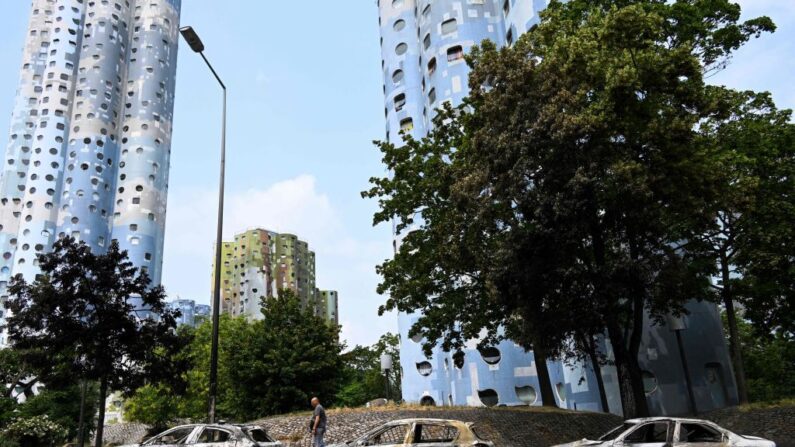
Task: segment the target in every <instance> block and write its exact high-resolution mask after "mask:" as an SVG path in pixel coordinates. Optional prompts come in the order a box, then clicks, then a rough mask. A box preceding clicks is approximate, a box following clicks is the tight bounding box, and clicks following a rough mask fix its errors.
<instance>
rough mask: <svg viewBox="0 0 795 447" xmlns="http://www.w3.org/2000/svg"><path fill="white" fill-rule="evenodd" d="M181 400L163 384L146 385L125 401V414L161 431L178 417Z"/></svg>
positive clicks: (133, 419)
mask: <svg viewBox="0 0 795 447" xmlns="http://www.w3.org/2000/svg"><path fill="white" fill-rule="evenodd" d="M178 405H179V401H178V399H176V398H175V395H174V392H173V391H172V390H171V389H170V388H169V387H167V386H165V385H163V384H157V385H144V386H143V387H141V388H138V390H136V392H135V394H134V395H133V396H132V397H131V398H129V399H127V400H126V401H125V402H124V416H125V418H126V419H127V420H130V421H135V422H140V423H143V424H147V425H149V426H151V427H153V430H152V431H154V432H156V433H159V432H161V431H163V430H165V429H166V428H168V424H169V423H170V422H173V421H174V420H175V419H177V415H178V411H179V407H178Z"/></svg>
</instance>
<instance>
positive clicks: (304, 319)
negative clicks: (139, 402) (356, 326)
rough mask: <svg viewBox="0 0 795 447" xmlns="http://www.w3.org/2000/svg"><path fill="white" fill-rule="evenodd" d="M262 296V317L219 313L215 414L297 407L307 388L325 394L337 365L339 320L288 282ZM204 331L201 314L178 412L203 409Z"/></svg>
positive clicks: (241, 416) (207, 331)
mask: <svg viewBox="0 0 795 447" xmlns="http://www.w3.org/2000/svg"><path fill="white" fill-rule="evenodd" d="M262 304H263V307H262V313H263V319H262V320H250V319H248V318H246V317H231V316H230V315H228V314H222V315H221V318H220V326H219V334H220V338H219V342H220V343H219V351H218V358H219V361H218V396H219V398H218V408H217V411H218V415H219V417H222V418H225V419H229V420H237V421H246V420H252V419H256V418H259V417H263V416H267V415H272V414H280V413H285V412H289V411H295V410H300V409H304V408H306V407H307V405H308V403H309V399H310V398H311V397H312V396H315V395H316V396H319V397H320V398H321V399H323V400H324V401H325V402H333V401H334V397H335V394H336V391H337V388H338V385H339V379H340V374H341V370H342V362H341V359H340V352H341V350H342V345H341V344H340V342H339V327H338V326H330V325H328V324H327V323H326V322H325V321H324V320H323V319H322V318H319V317H317V316H315V315H314V314H313V312H312V310H310V309H304V308H303V307H302V306H301V303H300V300H299V299H298V298H297V297H296V295H295V293H293V292H292V291H290V290H283V291H281V292H280V293H279V297H278V298H270V299H267V300H266V301H264V302H263V303H262ZM211 332H212V331H211V324H210V323H209V322H207V323H204V324H202V325H201V326H199V327H198V328H197V329H196V330H195V333H194V334H193V338H192V341H191V343H190V346H189V348H188V350H187V351H186V356H187V364H188V365H190V366H189V369H188V370H187V371H185V372H184V373H183V376H184V382H185V383H187V388H186V390H185V393H184V396H182V397H181V398H179V405H178V411H177V413H178V416H179V417H187V418H194V419H200V418H203V417H204V415H205V414H206V409H207V408H206V406H207V389H208V383H209V377H208V373H207V371H208V370H209V365H208V363H207V362H208V359H209V353H210V336H211ZM182 364H185V363H182ZM178 395H179V393H178ZM150 402H151V399H150ZM152 404H156V402H154V403H152Z"/></svg>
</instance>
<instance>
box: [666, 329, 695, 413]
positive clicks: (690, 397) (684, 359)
mask: <svg viewBox="0 0 795 447" xmlns="http://www.w3.org/2000/svg"><path fill="white" fill-rule="evenodd" d="M667 320H668V321H667V323H668V327H669V329H670V330H671V331H673V332H674V334H676V346H677V348H679V360H680V361H681V363H682V373H684V375H685V386H686V387H687V400H688V402H687V403H688V407H689V409H690V412H691V413H692V414H693V415H696V414H698V407H697V406H696V397H695V394H694V393H693V382H692V381H691V379H690V368H689V367H688V365H687V355H686V354H685V346H684V342H683V341H682V331H684V330H687V321H686V320H685V318H684V316H679V317H676V316H673V315H668V317H667Z"/></svg>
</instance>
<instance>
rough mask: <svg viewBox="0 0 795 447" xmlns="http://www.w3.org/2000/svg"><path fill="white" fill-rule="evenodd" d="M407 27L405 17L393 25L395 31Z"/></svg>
mask: <svg viewBox="0 0 795 447" xmlns="http://www.w3.org/2000/svg"><path fill="white" fill-rule="evenodd" d="M405 27H406V21H405V20H403V19H400V20H397V21H395V24H394V25H393V26H392V28H393V29H394V30H395V31H403V28H405Z"/></svg>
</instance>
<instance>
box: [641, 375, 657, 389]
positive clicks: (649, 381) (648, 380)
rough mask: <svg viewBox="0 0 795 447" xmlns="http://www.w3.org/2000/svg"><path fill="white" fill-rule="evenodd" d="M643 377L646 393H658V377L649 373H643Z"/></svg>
mask: <svg viewBox="0 0 795 447" xmlns="http://www.w3.org/2000/svg"><path fill="white" fill-rule="evenodd" d="M641 375H642V377H643V391H645V392H646V394H651V393H653V392H655V391H657V376H655V375H654V374H652V373H651V372H649V371H643V372H642V373H641Z"/></svg>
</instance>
